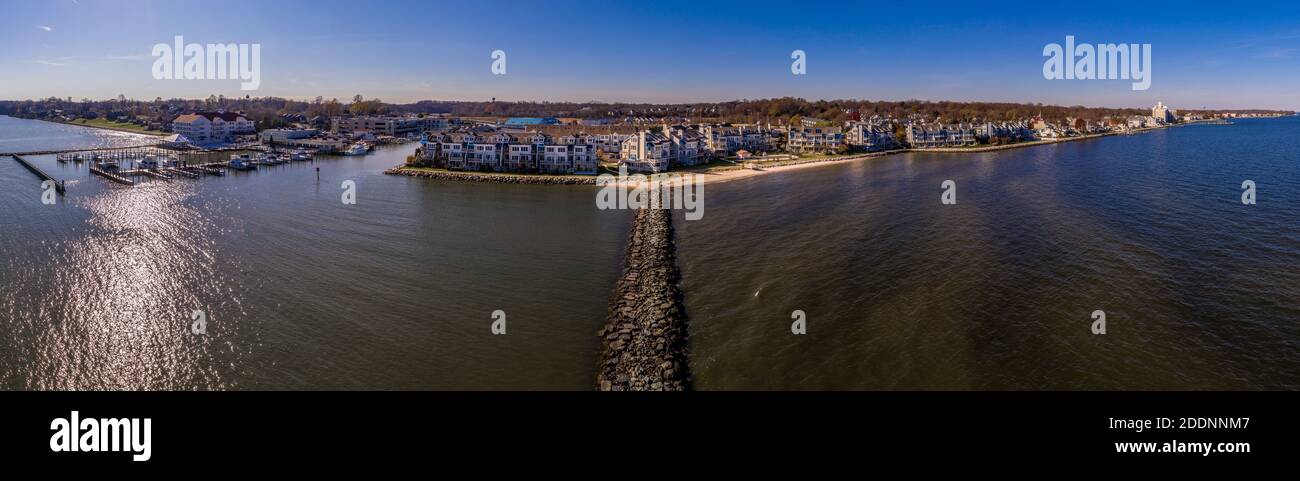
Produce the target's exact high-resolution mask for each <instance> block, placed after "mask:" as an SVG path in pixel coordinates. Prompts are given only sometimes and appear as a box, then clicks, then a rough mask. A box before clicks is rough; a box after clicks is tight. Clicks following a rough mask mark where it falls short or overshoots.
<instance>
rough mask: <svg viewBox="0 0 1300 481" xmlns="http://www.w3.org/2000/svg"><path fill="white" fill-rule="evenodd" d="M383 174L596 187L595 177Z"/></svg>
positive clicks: (400, 169)
mask: <svg viewBox="0 0 1300 481" xmlns="http://www.w3.org/2000/svg"><path fill="white" fill-rule="evenodd" d="M384 173H385V174H391V175H409V176H412V177H425V178H429V179H437V180H457V181H462V182H495V183H499V184H565V185H596V176H594V175H592V176H578V175H536V174H499V173H491V172H467V171H451V170H429V169H412V168H407V167H402V166H398V167H393V168H391V169H388V170H385V171H384Z"/></svg>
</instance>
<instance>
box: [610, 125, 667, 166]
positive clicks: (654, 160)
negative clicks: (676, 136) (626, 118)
mask: <svg viewBox="0 0 1300 481" xmlns="http://www.w3.org/2000/svg"><path fill="white" fill-rule="evenodd" d="M670 144H671V142H670V141H669V140H668V137H666V136H664V135H663V134H662V133H660V132H655V131H653V130H642V131H640V132H637V133H636V135H633V136H631V137H628V138H627V140H624V141H623V147H622V148H621V149H620V151H619V157H620V162H619V163H620V164H621V165H625V166H627V170H628V171H630V172H664V171H667V170H668V155H669V151H670V150H671V145H670Z"/></svg>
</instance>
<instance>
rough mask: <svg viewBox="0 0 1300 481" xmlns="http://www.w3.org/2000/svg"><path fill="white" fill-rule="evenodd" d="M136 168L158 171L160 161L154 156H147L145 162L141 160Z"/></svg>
mask: <svg viewBox="0 0 1300 481" xmlns="http://www.w3.org/2000/svg"><path fill="white" fill-rule="evenodd" d="M136 167H137V168H141V169H151V170H152V169H157V168H158V159H155V158H154V157H153V156H152V155H146V156H145V158H144V160H141V161H140V163H139V164H137V165H136Z"/></svg>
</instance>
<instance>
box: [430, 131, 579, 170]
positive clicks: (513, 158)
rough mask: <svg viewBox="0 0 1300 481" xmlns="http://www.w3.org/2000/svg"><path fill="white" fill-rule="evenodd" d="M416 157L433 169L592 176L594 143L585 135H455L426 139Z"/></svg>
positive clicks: (490, 133) (523, 133)
mask: <svg viewBox="0 0 1300 481" xmlns="http://www.w3.org/2000/svg"><path fill="white" fill-rule="evenodd" d="M417 155H418V156H419V158H420V159H421V160H424V161H426V162H428V163H429V164H430V165H432V166H434V167H443V168H447V169H451V170H470V171H491V172H520V173H525V172H545V173H552V174H583V175H594V174H595V173H596V171H597V167H598V165H597V160H596V148H595V145H594V140H593V139H592V138H591V136H588V135H586V134H573V135H566V136H561V137H551V136H549V135H546V134H543V133H540V132H518V133H510V132H501V131H496V132H457V133H451V134H443V135H438V136H434V137H433V138H430V139H429V140H428V141H427V142H426V143H425V144H424V146H422V147H421V148H420V150H419V151H418V152H417Z"/></svg>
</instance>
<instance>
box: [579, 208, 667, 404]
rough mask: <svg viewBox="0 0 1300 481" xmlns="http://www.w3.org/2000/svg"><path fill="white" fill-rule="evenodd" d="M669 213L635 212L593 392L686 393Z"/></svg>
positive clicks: (612, 301)
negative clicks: (598, 390)
mask: <svg viewBox="0 0 1300 481" xmlns="http://www.w3.org/2000/svg"><path fill="white" fill-rule="evenodd" d="M674 250H675V247H674V246H673V225H672V214H671V211H668V210H662V209H641V210H638V211H636V217H635V219H633V223H632V233H631V235H629V236H628V245H627V256H626V258H625V261H624V267H623V277H622V278H620V279H619V281H618V284H617V285H616V286H615V288H614V295H613V296H612V299H611V300H610V306H609V313H608V315H607V316H606V318H605V325H604V327H602V328H601V329H600V330H599V331H598V332H597V334H598V335H599V336H601V338H602V339H603V345H604V347H603V349H602V352H601V357H600V367H599V373H598V374H597V375H596V382H597V388H598V389H600V390H601V391H683V390H686V389H689V388H690V371H689V366H688V364H687V360H686V359H687V357H686V355H687V352H686V335H687V333H686V309H685V304H684V302H683V298H682V292H681V289H680V288H678V286H677V282H678V279H679V278H680V274H679V273H678V271H677V257H676V255H675V253H674Z"/></svg>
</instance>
